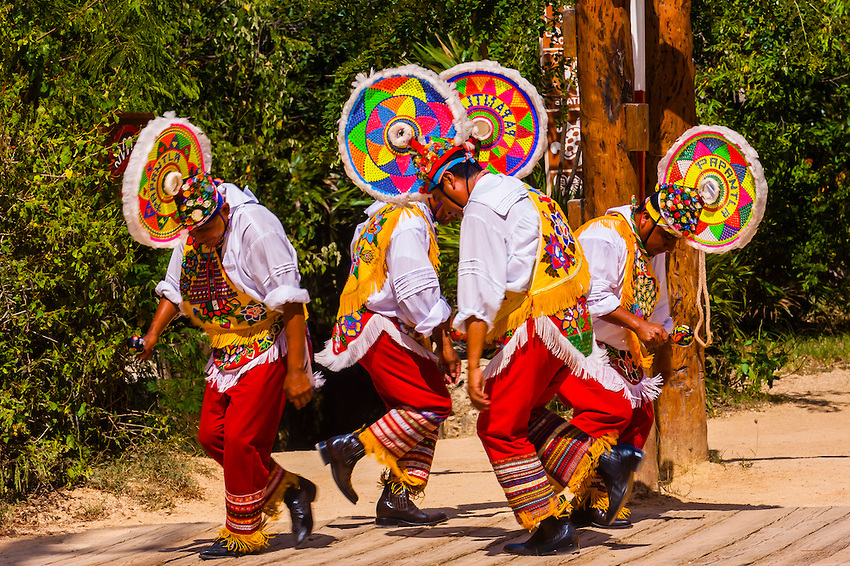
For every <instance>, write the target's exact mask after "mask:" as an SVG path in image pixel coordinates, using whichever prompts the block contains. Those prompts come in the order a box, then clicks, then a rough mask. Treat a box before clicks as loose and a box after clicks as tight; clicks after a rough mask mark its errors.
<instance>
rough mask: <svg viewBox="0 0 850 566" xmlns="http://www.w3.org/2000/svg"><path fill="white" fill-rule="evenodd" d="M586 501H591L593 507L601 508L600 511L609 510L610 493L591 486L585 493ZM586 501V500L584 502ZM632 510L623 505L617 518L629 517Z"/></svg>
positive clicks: (590, 505)
mask: <svg viewBox="0 0 850 566" xmlns="http://www.w3.org/2000/svg"><path fill="white" fill-rule="evenodd" d="M584 499H585V501H589V502H590V504H589V507H590V508H591V509H599V510H600V511H608V494H607V493H606V492H604V491H602V490H599V489H596V488H590V490H589V491H588V493H587V494H586V495H585V498H584ZM582 503H584V502H582ZM631 514H632V512H631V511H629V508H628V507H626V506H623V508H622V509H621V510H620V512H619V513H617V519H628V518H629V515H631Z"/></svg>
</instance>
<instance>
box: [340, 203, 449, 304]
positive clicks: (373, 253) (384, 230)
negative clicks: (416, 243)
mask: <svg viewBox="0 0 850 566" xmlns="http://www.w3.org/2000/svg"><path fill="white" fill-rule="evenodd" d="M403 215H416V216H420V217H422V218H423V219H425V220H426V223H427V224H428V226H430V225H431V223H430V222H428V220H427V219H426V218H425V213H424V212H423V211H422V209H420V208H419V207H418V206H415V205H401V204H388V205H386V206H384V207H383V208H381V209H380V210H379V211H378V212H376V213H375V214H373V215H372V216H371V217H370V218H369V220H368V221H367V223H366V226H365V227H364V228H363V232H362V233H361V234H360V237H359V238H358V239H357V243H356V244H355V246H354V252H353V253H352V255H351V271H350V272H349V275H348V280H347V281H346V282H345V287H343V289H342V294H341V295H340V297H339V311H338V312H337V315H336V317H337V320H340V319H343V318H345V317H346V316H351V315H352V314H353V313H355V312H357V311H358V310H360V309H361V308H362V307H363V305H365V304H366V300H367V299H368V298H369V296H370V295H371V294H372V293H374V292H376V291H380V290H381V288H382V287H383V286H384V282H385V281H386V279H387V249H388V248H389V245H390V239H391V237H392V234H393V231H394V230H395V227H396V226H397V225H398V223H399V220H401V219H402V218H403ZM428 233H429V236H430V241H429V244H428V259H429V260H430V261H431V265H433V266H434V270H437V269H438V268H439V266H440V259H439V258H440V250H439V248H438V247H437V234H436V233H435V232H434V230H433V229H431V230H429V231H428Z"/></svg>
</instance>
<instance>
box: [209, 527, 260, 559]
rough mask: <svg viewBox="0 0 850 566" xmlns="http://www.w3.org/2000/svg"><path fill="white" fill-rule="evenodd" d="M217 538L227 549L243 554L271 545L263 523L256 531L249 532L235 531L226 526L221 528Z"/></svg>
mask: <svg viewBox="0 0 850 566" xmlns="http://www.w3.org/2000/svg"><path fill="white" fill-rule="evenodd" d="M217 538H218V540H220V541H221V542H222V544H223V545H224V547H225V548H227V550H232V551H234V552H241V553H243V554H253V553H256V552H259V551H261V550H262V549H264V548H267V547H268V546H269V535H268V533H267V532H266V531H265V530H264V529H263V528H262V525H261V526H260V528H259V529H257V530H256V531H254V532H252V533H248V534H240V533H235V532H233V531H231V530H230V529H229V528H228V527H224V528H223V529H221V530H219V532H218V537H217Z"/></svg>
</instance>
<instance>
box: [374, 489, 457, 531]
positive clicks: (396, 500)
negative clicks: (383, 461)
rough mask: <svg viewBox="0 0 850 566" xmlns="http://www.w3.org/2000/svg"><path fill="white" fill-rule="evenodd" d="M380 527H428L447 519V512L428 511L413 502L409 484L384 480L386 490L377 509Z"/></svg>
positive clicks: (376, 518)
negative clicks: (408, 487)
mask: <svg viewBox="0 0 850 566" xmlns="http://www.w3.org/2000/svg"><path fill="white" fill-rule="evenodd" d="M375 515H376V517H375V524H376V525H378V526H379V527H427V526H430V525H436V524H437V523H442V522H443V521H445V520H447V519H448V517H446V514H445V513H442V512H440V511H437V512H435V513H427V512H425V511H423V510H421V509H419V508H418V507H416V505H414V504H413V502H412V501H411V500H410V491H409V490H408V489H407V486H406V485H404V484H403V483H401V482H400V481H397V480H392V479H391V480H386V481H384V492H383V493H382V494H381V498H380V499H378V506H377V508H376V509H375Z"/></svg>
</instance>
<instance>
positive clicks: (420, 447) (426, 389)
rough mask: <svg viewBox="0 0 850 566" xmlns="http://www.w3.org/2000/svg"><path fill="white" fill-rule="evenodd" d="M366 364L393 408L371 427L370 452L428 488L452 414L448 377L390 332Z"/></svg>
mask: <svg viewBox="0 0 850 566" xmlns="http://www.w3.org/2000/svg"><path fill="white" fill-rule="evenodd" d="M376 316H378V315H376ZM360 364H361V365H362V366H363V367H364V368H366V371H368V372H369V375H370V376H371V378H372V383H373V384H374V385H375V389H376V390H377V392H378V395H380V396H381V399H382V400H383V401H384V403H385V404H386V406H387V409H389V412H388V413H387V414H386V415H384V416H383V417H381V418H380V419H379V420H378V421H376V422H375V423H374V424H372V426H370V427H369V429H368V433H369V434H368V438H370V439H374V441H373V442H369V441H366V444H367V450H368V451H369V452H370V453H372V454H374V455H375V456H376V457H377V458H378V459H379V460H380V461H382V462H384V463H385V464H387V465H388V466H389V467H390V468H391V469H392V470H393V472H394V475H395V476H397V477H399V479H402V480H403V481H405V483H407V484H409V485H410V486H411V487H415V488H417V489H419V488H422V487H424V485H425V484H427V483H428V478H429V476H430V473H431V463H432V462H433V460H434V446H435V445H436V443H437V428H438V427H439V426H440V423H442V422H443V421H444V420H445V419H446V417H447V416H449V413H450V412H451V410H452V399H451V395H449V391H448V389H447V388H446V382H445V379H444V378H443V373H442V372H441V371H440V369H439V368H438V367H437V364H435V363H434V362H433V361H431V360H429V359H425V358H423V357H421V356H419V355H417V354H415V353H413V352H412V351H410V350H408V349H407V348H404V347H402V346H399V345H398V344H397V343H396V342H395V341H394V340H392V339H391V338H390V337H389V336H387V335H386V334H381V336H380V337H379V338H378V340H377V341H376V342H375V344H374V345H372V347H371V348H369V351H368V352H366V354H364V355H363V357H362V358H360ZM361 440H363V436H362V435H361ZM378 445H380V446H378Z"/></svg>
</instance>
